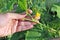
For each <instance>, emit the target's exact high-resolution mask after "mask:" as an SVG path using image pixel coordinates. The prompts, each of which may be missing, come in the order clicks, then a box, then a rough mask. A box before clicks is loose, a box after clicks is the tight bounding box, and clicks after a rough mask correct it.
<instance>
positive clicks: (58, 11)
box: [52, 5, 60, 18]
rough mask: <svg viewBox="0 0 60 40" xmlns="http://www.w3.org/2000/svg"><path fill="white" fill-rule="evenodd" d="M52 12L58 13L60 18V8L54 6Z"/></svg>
mask: <svg viewBox="0 0 60 40" xmlns="http://www.w3.org/2000/svg"><path fill="white" fill-rule="evenodd" d="M52 10H53V11H57V16H58V17H59V18H60V6H59V5H54V7H52Z"/></svg>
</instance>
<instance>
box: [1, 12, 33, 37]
mask: <svg viewBox="0 0 60 40" xmlns="http://www.w3.org/2000/svg"><path fill="white" fill-rule="evenodd" d="M25 16H26V14H24V15H21V14H16V13H6V14H0V37H4V36H8V35H11V34H14V33H16V32H21V31H24V30H28V29H31V28H33V25H34V24H32V22H29V21H22V20H21V19H23V18H25Z"/></svg>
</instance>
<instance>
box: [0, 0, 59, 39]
mask: <svg viewBox="0 0 60 40" xmlns="http://www.w3.org/2000/svg"><path fill="white" fill-rule="evenodd" d="M27 9H31V10H32V11H33V15H35V14H36V12H39V13H40V14H41V16H40V20H39V21H40V23H41V24H36V25H34V28H33V29H30V30H26V31H23V32H18V33H15V34H13V35H10V36H7V37H3V38H0V40H49V39H51V38H58V37H60V0H0V13H7V12H16V13H21V12H24V11H26V10H27Z"/></svg>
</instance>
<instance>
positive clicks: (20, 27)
mask: <svg viewBox="0 0 60 40" xmlns="http://www.w3.org/2000/svg"><path fill="white" fill-rule="evenodd" d="M31 28H33V24H31V22H27V21H22V22H19V24H18V27H17V32H19V31H24V30H28V29H31Z"/></svg>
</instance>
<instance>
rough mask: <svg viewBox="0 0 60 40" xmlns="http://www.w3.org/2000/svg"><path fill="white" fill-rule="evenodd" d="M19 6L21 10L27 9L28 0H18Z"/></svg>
mask: <svg viewBox="0 0 60 40" xmlns="http://www.w3.org/2000/svg"><path fill="white" fill-rule="evenodd" d="M18 6H19V7H20V9H21V10H26V9H27V0H18Z"/></svg>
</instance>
